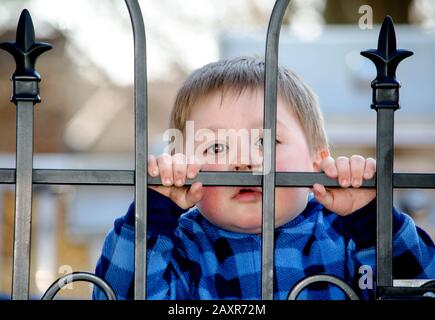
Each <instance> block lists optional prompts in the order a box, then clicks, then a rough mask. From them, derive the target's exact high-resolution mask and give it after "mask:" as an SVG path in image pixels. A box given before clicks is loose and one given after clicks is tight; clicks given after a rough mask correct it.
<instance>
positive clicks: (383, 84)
mask: <svg viewBox="0 0 435 320" xmlns="http://www.w3.org/2000/svg"><path fill="white" fill-rule="evenodd" d="M289 1H290V0H277V1H276V3H275V6H274V8H273V11H272V15H271V17H270V21H269V27H268V32H267V39H266V51H265V58H266V66H265V96H264V105H265V110H264V126H263V127H264V129H268V130H270V132H271V139H270V141H275V137H276V99H277V68H278V40H279V33H280V28H281V24H282V19H283V16H284V12H285V10H286V8H287V6H288V4H289ZM125 3H126V5H127V7H128V10H129V13H130V18H131V23H132V27H133V36H134V58H135V71H134V72H135V76H134V83H135V86H134V95H135V112H134V117H135V169H134V170H50V169H48V170H45V169H44V170H42V169H33V107H34V104H36V103H38V102H40V96H39V82H40V80H41V78H40V76H39V74H38V73H37V72H36V70H35V62H36V59H37V58H38V56H39V55H40V54H42V53H44V52H45V51H47V50H49V49H51V45H49V44H46V43H39V42H35V34H34V29H33V23H32V20H31V17H30V14H29V12H28V11H27V10H24V11H23V12H22V14H21V17H20V20H19V23H18V28H17V37H16V41H15V42H5V43H1V44H0V48H2V49H4V50H6V51H8V52H9V53H10V54H12V55H13V57H14V59H15V62H16V70H15V72H14V74H13V75H12V81H13V94H12V99H11V101H12V102H14V103H15V104H16V107H17V148H16V168H10V169H0V184H15V187H16V190H15V225H14V251H13V252H14V259H13V279H12V299H21V300H22V299H28V298H29V271H30V270H29V266H30V243H31V238H30V229H31V218H32V208H31V201H32V186H33V185H34V184H63V185H124V186H134V187H135V202H136V217H135V218H136V219H135V276H134V298H135V299H144V298H145V292H146V265H147V264H146V254H145V253H146V241H145V239H146V233H147V226H146V221H147V219H146V218H147V213H146V207H147V198H146V196H147V194H146V190H147V185H158V184H161V181H160V179H159V178H150V177H148V176H147V170H146V168H147V164H146V159H147V79H146V47H145V29H144V23H143V18H142V14H141V10H140V7H139V4H138V1H137V0H125ZM361 54H362V55H363V56H365V57H367V58H369V59H370V60H372V61H373V63H374V64H375V66H376V69H377V77H376V79H375V80H374V81H373V82H372V88H373V99H372V105H371V108H372V109H374V110H376V112H377V135H376V161H377V172H376V177H375V178H374V179H372V180H369V181H365V182H364V183H363V185H362V187H363V188H367V187H371V188H373V187H376V191H377V244H376V249H377V250H376V255H377V261H376V263H377V272H376V273H377V281H376V297H377V298H378V299H388V298H398V297H421V296H422V295H423V294H425V293H427V292H431V291H432V292H433V291H434V289H433V288H432V289H431V288H430V287H428V286H425V287H394V286H393V277H392V228H393V223H392V207H393V188H431V189H435V174H414V173H401V174H398V173H394V172H393V160H394V159H393V148H394V141H393V138H394V112H395V111H396V110H397V109H399V88H400V83H399V82H398V81H397V80H396V76H395V72H396V68H397V66H398V64H399V63H400V62H401V61H402V60H403V59H405V58H407V57H409V56H410V55H412V52H410V51H406V50H397V49H396V37H395V31H394V27H393V23H392V19H391V18H390V17H386V18H385V20H384V23H383V25H382V28H381V31H380V35H379V41H378V48H377V49H376V50H367V51H363V52H361ZM264 159H265V161H269V163H270V166H271V167H270V170H269V171H268V173H264V174H263V175H253V174H251V173H248V172H231V173H229V172H200V173H199V175H198V176H197V178H196V179H195V180H187V181H186V185H191V184H192V183H193V182H194V181H201V182H202V183H203V185H205V186H211V185H213V186H261V187H262V188H263V225H262V299H264V300H273V292H274V290H273V289H274V288H273V278H274V274H273V270H274V268H273V267H274V259H273V257H274V255H273V252H274V225H275V223H274V211H275V208H274V206H275V187H311V186H312V185H313V184H314V183H321V184H323V185H324V186H326V187H339V184H338V182H337V181H335V180H333V179H329V178H328V177H327V176H326V175H325V174H323V173H311V172H286V173H284V172H276V171H275V161H274V159H275V144H274V143H270V144H269V145H267V144H266V145H265V146H264ZM271 160H273V161H271ZM62 279H63V280H67V281H59V280H58V281H56V282H55V283H54V284H53V285H52V286H51V287H50V288H49V289H48V290H47V292H46V293H45V295H44V297H43V299H52V298H53V297H54V295H55V294H56V293H57V291H59V290H60V289H61V286H60V285H59V283H66V282H70V281H89V282H92V283H94V284H95V285H98V286H100V288H101V289H102V290H103V291H104V292H105V293H106V295H107V297H108V298H109V299H116V295H115V294H114V292H113V291H112V289H111V288H110V286H109V285H108V284H107V283H105V282H104V281H103V280H102V279H99V278H98V277H96V276H95V275H93V274H89V273H84V272H77V273H72V274H70V275H66V276H64V277H63V278H62ZM62 279H60V280H62ZM317 281H323V282H330V283H333V284H335V285H338V286H339V287H341V288H342V289H343V290H344V291H345V292H346V293H347V294H348V295H349V297H350V298H351V299H358V296H357V295H356V294H355V292H354V291H353V290H352V288H350V287H349V286H348V285H347V284H346V283H344V282H343V281H342V280H340V279H338V278H336V277H333V276H328V275H316V276H312V277H309V278H306V279H304V280H302V281H301V282H300V283H299V284H297V285H296V286H295V287H294V288H293V289H292V290H291V292H290V294H289V299H294V298H296V297H297V294H298V292H300V290H302V289H303V288H304V287H305V286H307V285H309V284H311V283H313V282H317Z"/></svg>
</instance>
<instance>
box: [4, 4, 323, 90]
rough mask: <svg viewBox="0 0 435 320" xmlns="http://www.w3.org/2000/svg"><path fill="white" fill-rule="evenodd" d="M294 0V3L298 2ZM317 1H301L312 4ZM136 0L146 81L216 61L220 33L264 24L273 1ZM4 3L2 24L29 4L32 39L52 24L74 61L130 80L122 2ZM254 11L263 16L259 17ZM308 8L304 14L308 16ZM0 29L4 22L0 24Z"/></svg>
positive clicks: (129, 53)
mask: <svg viewBox="0 0 435 320" xmlns="http://www.w3.org/2000/svg"><path fill="white" fill-rule="evenodd" d="M294 2H295V3H296V5H297V4H298V3H299V2H301V1H300V0H297V1H294ZM321 2H322V0H310V1H308V2H305V3H309V4H310V6H312V5H313V4H314V5H315V4H316V3H321ZM139 3H140V6H141V8H142V14H143V16H144V21H145V28H146V36H147V61H148V79H149V80H162V79H163V80H164V79H170V78H171V76H172V75H171V73H173V70H174V69H176V70H180V71H181V72H184V73H186V72H189V71H190V70H193V69H195V68H197V67H199V66H202V65H204V64H205V63H208V62H211V61H214V60H216V59H218V57H219V46H218V40H219V35H220V34H221V33H222V32H230V31H231V30H232V29H233V28H241V27H242V28H245V29H246V28H247V27H249V28H254V29H255V28H262V29H264V28H266V26H267V23H268V15H269V14H270V12H271V11H272V8H273V4H274V1H272V0H237V1H234V0H220V1H219V2H216V1H200V0H184V1H183V2H180V1H177V0H160V1H153V0H140V1H139ZM301 3H302V2H301ZM180 4H181V5H180ZM3 6H4V8H7V9H8V10H4V9H3V10H2V11H3V12H1V11H0V21H3V23H5V21H9V23H11V24H16V21H17V19H18V16H19V12H20V11H21V10H22V9H23V8H28V9H29V11H30V13H31V15H32V17H33V20H34V25H35V29H36V34H37V37H38V36H40V37H43V36H45V35H47V33H50V30H51V31H52V30H53V27H54V28H56V29H59V30H62V31H63V32H64V33H65V34H66V35H67V36H68V38H69V39H70V40H71V45H70V46H69V47H68V48H67V50H68V52H70V53H72V55H71V56H72V57H75V59H76V62H77V63H85V61H84V60H83V58H84V57H86V58H87V59H90V60H91V62H92V63H95V64H97V65H98V66H100V67H101V68H103V70H105V71H106V72H107V73H108V75H109V76H110V78H111V79H112V80H113V81H114V82H115V83H116V84H119V85H129V84H131V83H132V81H133V39H132V33H131V32H132V31H131V25H130V21H129V16H128V10H127V7H126V5H125V3H124V1H116V0H115V1H110V0H93V1H88V0H75V1H67V0H58V1H53V0H31V1H10V0H9V1H6V2H4V3H3ZM252 8H255V10H256V11H257V15H255V12H253V11H254V10H252ZM0 9H2V8H1V5H0ZM258 11H260V12H262V13H263V15H261V14H260V15H259V16H258ZM314 11H315V10H314ZM312 12H313V10H312V11H311V12H308V15H307V17H308V18H310V19H311V18H312ZM14 21H15V22H14ZM1 27H4V26H2V25H1V22H0V28H1ZM299 29H300V28H299ZM301 30H302V29H301Z"/></svg>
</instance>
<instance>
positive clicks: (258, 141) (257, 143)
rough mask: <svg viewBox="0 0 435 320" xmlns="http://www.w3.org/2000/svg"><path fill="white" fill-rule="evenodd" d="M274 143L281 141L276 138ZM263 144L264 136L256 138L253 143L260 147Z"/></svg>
mask: <svg viewBox="0 0 435 320" xmlns="http://www.w3.org/2000/svg"><path fill="white" fill-rule="evenodd" d="M275 143H276V144H279V143H281V142H280V141H278V139H276V140H275ZM263 144H264V138H260V139H258V140H257V142H256V143H255V145H257V146H260V147H263Z"/></svg>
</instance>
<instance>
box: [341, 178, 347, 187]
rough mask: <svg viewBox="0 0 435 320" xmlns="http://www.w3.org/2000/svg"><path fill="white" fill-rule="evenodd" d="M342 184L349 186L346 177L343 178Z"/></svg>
mask: <svg viewBox="0 0 435 320" xmlns="http://www.w3.org/2000/svg"><path fill="white" fill-rule="evenodd" d="M341 185H342V186H343V187H347V186H348V182H347V180H346V179H344V180H341Z"/></svg>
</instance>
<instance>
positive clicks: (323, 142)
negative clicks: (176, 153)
mask: <svg viewBox="0 0 435 320" xmlns="http://www.w3.org/2000/svg"><path fill="white" fill-rule="evenodd" d="M256 88H264V60H262V59H260V58H256V57H238V58H233V59H226V60H221V61H218V62H214V63H209V64H207V65H205V66H203V67H202V68H199V69H197V70H195V71H194V72H193V73H191V74H190V75H189V77H188V78H187V79H186V80H185V82H184V83H183V85H182V86H181V88H180V89H179V91H178V94H177V97H176V99H175V103H174V107H173V109H172V113H171V120H170V127H171V128H176V129H179V130H181V131H183V132H184V129H185V125H186V120H188V117H189V113H190V110H191V108H192V106H193V105H194V104H195V103H196V102H197V101H198V100H199V99H201V98H203V97H205V96H206V95H208V94H211V93H214V92H219V91H220V92H221V94H222V96H223V95H224V94H225V93H226V92H228V91H232V92H237V93H239V94H240V93H241V92H242V91H243V90H245V89H256ZM278 94H280V95H281V97H283V98H284V100H285V102H286V103H287V104H288V105H289V106H290V107H291V108H292V110H293V111H294V113H295V115H296V116H297V118H298V120H299V122H300V123H301V125H302V128H303V130H304V133H305V136H306V138H307V143H308V146H309V149H310V153H311V154H312V155H313V154H314V153H315V152H316V151H319V150H321V149H322V148H328V140H327V136H326V132H325V128H324V119H323V116H322V113H321V111H320V107H319V103H318V100H317V97H316V95H315V94H314V92H313V91H312V90H311V89H310V88H309V87H308V85H306V84H305V82H304V81H303V80H302V79H301V78H300V77H299V76H297V75H296V74H295V73H294V72H293V71H291V70H289V69H287V68H284V67H282V66H279V67H278Z"/></svg>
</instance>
